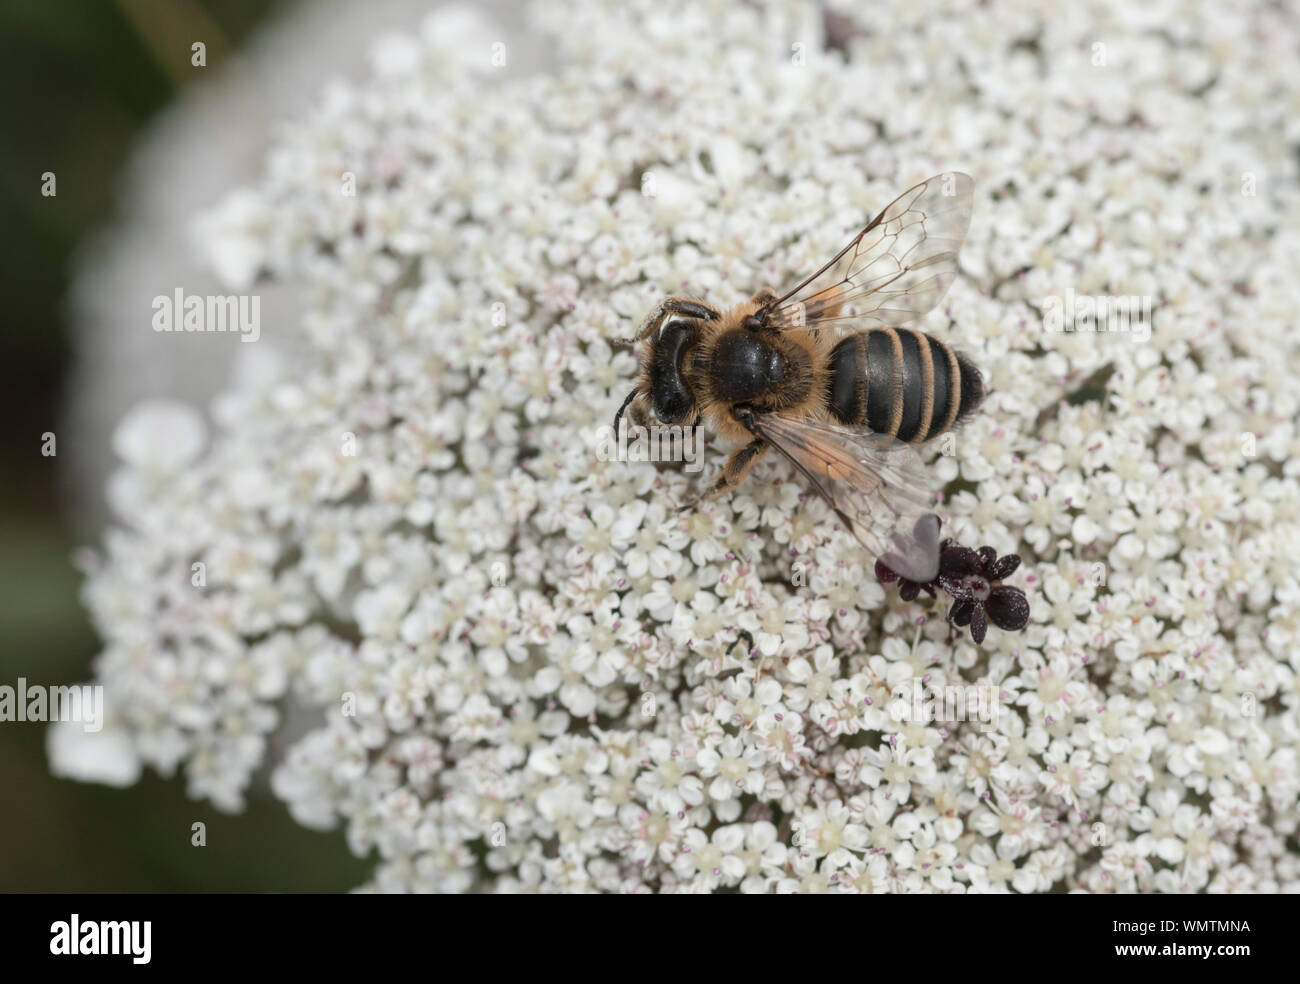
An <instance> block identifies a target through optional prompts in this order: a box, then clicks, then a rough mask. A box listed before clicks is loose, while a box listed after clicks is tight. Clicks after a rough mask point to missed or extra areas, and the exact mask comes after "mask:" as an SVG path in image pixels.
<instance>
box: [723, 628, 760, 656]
mask: <svg viewBox="0 0 1300 984" xmlns="http://www.w3.org/2000/svg"><path fill="white" fill-rule="evenodd" d="M741 641H743V642H744V643H745V651H744V652H743V653H742V654H741V655H742V656H748V655H749V654H750V653H751V652H753V651H754V637H753V636H752V635H750V634H749V633H748V632H746V631H745V630H744V629H740V630H739V631H738V632H737V633H736V638H735V639H734V640H733V641H732V643H731V645H730V646H728V647H727V648H726V650H725V652H726V653H727V654H728V655H730V654H731V651H732V650H733V649H735V648H736V643H738V642H741Z"/></svg>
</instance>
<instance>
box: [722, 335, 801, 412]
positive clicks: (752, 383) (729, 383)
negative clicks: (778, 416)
mask: <svg viewBox="0 0 1300 984" xmlns="http://www.w3.org/2000/svg"><path fill="white" fill-rule="evenodd" d="M712 368H713V373H714V377H715V380H716V382H715V384H714V385H715V386H716V387H717V391H718V397H719V398H720V399H723V400H726V401H727V402H729V403H739V402H742V401H746V400H754V399H757V398H759V397H760V396H762V395H763V394H764V393H766V392H767V391H768V390H770V389H772V388H773V387H776V386H780V385H781V384H782V383H784V382H785V381H786V378H787V376H788V374H789V367H788V365H787V362H786V358H785V356H784V355H783V354H782V352H781V350H780V349H779V348H777V347H776V346H775V345H773V344H772V343H771V342H770V341H768V340H767V339H766V338H764V337H763V336H761V335H759V334H758V333H756V332H753V331H746V330H745V329H743V328H740V329H737V330H736V331H732V332H728V333H727V334H726V335H723V336H722V338H720V339H719V340H718V344H717V347H716V348H715V349H714V352H713V367H712Z"/></svg>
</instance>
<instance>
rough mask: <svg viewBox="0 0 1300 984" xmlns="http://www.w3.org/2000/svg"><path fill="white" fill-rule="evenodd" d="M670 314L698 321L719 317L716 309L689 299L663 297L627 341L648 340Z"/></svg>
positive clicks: (712, 319) (713, 319) (714, 319)
mask: <svg viewBox="0 0 1300 984" xmlns="http://www.w3.org/2000/svg"><path fill="white" fill-rule="evenodd" d="M670 314H680V315H681V316H682V317H684V318H694V319H696V320H698V321H716V320H717V319H718V318H719V317H720V316H721V315H720V314H719V313H718V310H717V308H712V307H709V305H707V304H703V303H701V302H699V301H693V300H691V299H690V298H689V297H665V298H664V299H663V300H662V301H660V302H659V305H658V306H657V307H656V308H655V309H654V310H653V311H651V312H650V313H649V314H648V315H646V319H645V320H644V321H643V322H641V327H640V328H638V329H637V331H636V334H635V335H633V336H632V337H631V338H630V339H627V341H628V342H639V341H641V340H642V339H645V338H649V337H650V336H651V335H653V334H654V333H655V331H656V330H657V329H658V328H659V326H660V325H661V324H663V323H664V319H665V318H667V317H668V316H669V315H670Z"/></svg>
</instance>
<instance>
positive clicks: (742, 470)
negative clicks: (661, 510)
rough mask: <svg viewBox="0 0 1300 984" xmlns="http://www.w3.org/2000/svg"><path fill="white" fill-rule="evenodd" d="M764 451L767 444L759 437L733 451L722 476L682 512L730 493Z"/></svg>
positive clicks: (683, 508)
mask: <svg viewBox="0 0 1300 984" xmlns="http://www.w3.org/2000/svg"><path fill="white" fill-rule="evenodd" d="M766 450H767V442H766V441H764V440H763V439H762V438H761V437H756V438H755V439H754V440H752V441H750V442H749V443H748V444H746V445H745V446H744V447H743V448H740V449H739V450H737V451H733V452H732V454H731V457H730V458H728V459H727V463H726V464H725V465H724V466H723V468H722V474H721V475H719V476H718V480H717V481H716V482H714V483H713V484H712V485H711V486H709V490H708V491H707V492H705V493H704V494H703V495H702V496H700V497H699V498H698V499H696V500H695V501H694V502H691V503H690V504H689V505H686V506H683V507H682V511H683V512H688V511H690V510H692V509H695V508H696V507H697V506H699V504H700V503H701V502H707V501H708V500H710V499H716V498H718V497H719V496H721V495H725V494H726V493H728V492H730V491H731V490H732V489H734V488H735V487H736V486H737V485H739V484H740V483H741V482H743V481H744V480H745V476H746V475H748V474H749V470H750V469H751V468H753V467H754V463H755V462H756V461H758V459H759V458H761V457H762V456H763V452H764V451H766Z"/></svg>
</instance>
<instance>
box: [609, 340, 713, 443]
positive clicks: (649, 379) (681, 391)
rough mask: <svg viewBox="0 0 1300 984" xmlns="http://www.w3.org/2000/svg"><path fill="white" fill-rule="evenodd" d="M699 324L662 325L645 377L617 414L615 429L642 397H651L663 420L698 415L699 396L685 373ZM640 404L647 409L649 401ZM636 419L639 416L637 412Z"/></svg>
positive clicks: (648, 355)
mask: <svg viewBox="0 0 1300 984" xmlns="http://www.w3.org/2000/svg"><path fill="white" fill-rule="evenodd" d="M698 331H699V325H698V324H697V323H696V322H695V321H692V320H681V319H674V320H672V321H668V322H666V323H664V324H663V325H662V326H660V328H659V330H658V331H657V332H655V334H654V337H653V338H651V340H650V347H649V349H648V350H647V351H646V353H645V354H644V355H643V357H642V358H643V361H642V372H641V379H640V381H639V382H638V384H637V388H636V389H634V390H633V391H632V392H631V393H629V394H628V395H627V399H625V400H624V401H623V405H622V406H621V407H619V410H618V413H616V414H615V415H614V430H615V432H617V431H618V422H619V419H620V418H621V417H622V415H623V411H624V410H625V409H626V408H627V406H628V405H629V404H630V403H631V402H632V401H633V400H635V399H637V398H638V397H642V398H648V399H649V402H650V406H651V407H652V408H653V409H654V414H655V417H656V418H657V419H658V420H659V422H660V423H664V424H668V425H673V424H680V423H682V422H683V421H685V420H688V419H689V418H691V417H693V416H694V415H695V397H694V394H692V392H691V388H690V386H689V384H688V383H687V381H686V377H685V375H684V374H683V372H682V364H683V361H684V359H685V356H686V352H687V350H688V349H689V348H690V346H691V344H692V343H693V342H694V341H695V338H696V336H697V334H698ZM638 406H639V407H640V408H641V409H642V412H644V409H645V403H644V402H640V403H638ZM633 419H634V420H635V419H636V415H635V413H634V414H633Z"/></svg>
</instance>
